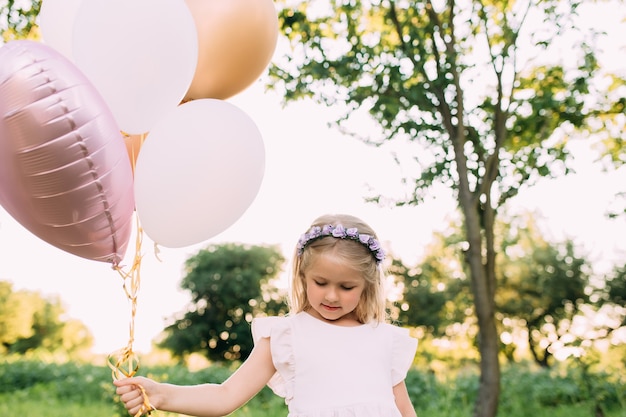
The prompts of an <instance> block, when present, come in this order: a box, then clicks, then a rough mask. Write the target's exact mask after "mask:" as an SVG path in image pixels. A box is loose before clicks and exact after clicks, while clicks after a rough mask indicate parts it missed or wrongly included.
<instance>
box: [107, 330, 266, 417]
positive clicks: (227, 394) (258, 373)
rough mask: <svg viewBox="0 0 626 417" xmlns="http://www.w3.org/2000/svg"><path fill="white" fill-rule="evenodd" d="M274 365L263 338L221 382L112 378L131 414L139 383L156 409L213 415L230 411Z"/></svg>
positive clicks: (254, 391) (135, 409) (252, 392)
mask: <svg viewBox="0 0 626 417" xmlns="http://www.w3.org/2000/svg"><path fill="white" fill-rule="evenodd" d="M275 372H276V369H275V368H274V364H273V363H272V355H271V352H270V342H269V339H268V338H262V339H261V340H259V342H258V343H257V344H256V345H255V347H254V349H252V353H250V356H249V357H248V359H247V360H246V361H245V362H244V363H243V364H242V365H241V366H240V367H239V369H237V371H235V373H233V374H232V375H231V376H230V378H228V379H227V380H226V381H224V382H223V383H222V384H201V385H190V386H182V385H172V384H166V383H158V382H155V381H152V380H150V379H147V378H143V377H134V378H127V379H120V380H117V381H114V384H115V385H116V386H117V390H116V392H117V394H118V395H119V396H120V399H121V400H122V402H123V403H124V405H125V406H126V409H127V410H128V412H129V413H130V414H131V415H133V416H134V415H136V414H137V412H138V411H139V409H140V408H141V406H142V404H143V395H142V392H141V390H140V389H139V387H138V386H139V385H140V386H141V387H142V388H143V389H144V390H145V393H146V395H147V397H148V400H149V401H150V403H151V405H152V406H154V407H155V408H156V409H157V410H162V411H169V412H173V413H179V414H186V415H191V416H198V417H216V416H224V415H227V414H230V413H232V412H233V411H235V410H236V409H237V408H239V407H241V406H242V405H244V404H245V403H246V402H247V401H248V400H250V399H251V398H252V397H254V395H256V394H257V393H258V392H259V391H260V390H261V389H262V388H263V387H264V386H265V384H267V382H268V381H269V379H270V378H271V377H272V375H274V373H275Z"/></svg>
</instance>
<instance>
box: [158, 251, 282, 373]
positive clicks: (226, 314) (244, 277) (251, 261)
mask: <svg viewBox="0 0 626 417" xmlns="http://www.w3.org/2000/svg"><path fill="white" fill-rule="evenodd" d="M284 260H285V259H284V257H283V256H282V254H281V253H280V251H279V250H278V249H277V248H275V247H266V246H245V245H237V244H224V245H211V246H209V247H207V248H206V249H203V250H201V251H199V252H198V253H197V254H196V255H194V256H192V257H191V258H189V259H188V260H187V261H186V262H185V266H186V275H185V277H184V278H183V280H182V282H181V284H180V286H181V288H182V289H185V290H188V291H189V292H190V293H191V304H190V305H189V307H188V308H187V311H186V312H185V313H184V314H183V315H182V317H180V318H178V319H176V320H175V321H174V323H173V324H171V325H169V326H167V327H166V329H165V331H164V339H163V340H162V341H161V342H159V343H158V345H159V346H160V347H163V348H165V349H168V350H170V351H171V352H172V353H173V354H174V355H175V356H176V357H179V358H183V357H184V356H185V355H187V354H190V353H193V352H201V353H202V354H204V356H206V357H207V358H208V359H210V360H215V361H224V360H236V359H245V358H246V357H247V356H248V355H249V354H250V352H251V351H252V347H253V342H252V338H251V336H250V322H251V321H252V318H253V317H255V316H258V315H261V314H267V315H279V314H283V313H285V311H286V304H285V303H284V301H283V294H281V292H280V291H279V290H278V289H277V287H276V286H273V285H270V284H271V282H270V281H271V280H272V279H275V278H276V277H277V276H278V274H279V272H280V271H281V267H282V264H283V262H284Z"/></svg>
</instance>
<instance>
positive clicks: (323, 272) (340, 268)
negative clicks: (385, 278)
mask: <svg viewBox="0 0 626 417" xmlns="http://www.w3.org/2000/svg"><path fill="white" fill-rule="evenodd" d="M304 274H305V276H310V277H318V278H324V279H327V280H337V281H363V280H364V279H365V278H364V277H363V274H362V273H361V272H360V271H358V270H357V269H355V268H353V267H352V266H350V265H349V264H348V263H347V262H346V261H345V260H343V259H341V258H339V257H337V256H335V255H333V254H320V255H318V256H316V257H315V259H313V260H312V262H311V264H310V265H309V267H308V268H307V269H306V271H304Z"/></svg>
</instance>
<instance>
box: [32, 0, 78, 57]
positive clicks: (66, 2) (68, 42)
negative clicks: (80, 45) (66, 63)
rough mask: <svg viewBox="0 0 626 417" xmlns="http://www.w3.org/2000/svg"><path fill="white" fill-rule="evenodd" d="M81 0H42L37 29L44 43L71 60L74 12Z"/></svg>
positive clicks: (76, 10)
mask: <svg viewBox="0 0 626 417" xmlns="http://www.w3.org/2000/svg"><path fill="white" fill-rule="evenodd" d="M81 3H82V0H43V1H42V3H41V9H39V16H38V17H39V29H40V30H41V37H42V40H43V42H44V43H45V44H47V45H48V46H50V47H52V48H54V49H56V50H57V51H58V52H61V53H62V54H63V55H65V57H66V58H69V59H70V60H73V59H74V58H73V55H74V54H73V53H72V38H73V34H74V22H75V19H76V13H77V12H78V8H79V7H80V4H81Z"/></svg>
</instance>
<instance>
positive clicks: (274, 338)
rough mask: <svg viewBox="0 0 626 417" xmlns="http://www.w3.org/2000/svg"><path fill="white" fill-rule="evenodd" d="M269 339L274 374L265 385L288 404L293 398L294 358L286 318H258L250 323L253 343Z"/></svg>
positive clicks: (289, 326)
mask: <svg viewBox="0 0 626 417" xmlns="http://www.w3.org/2000/svg"><path fill="white" fill-rule="evenodd" d="M268 337H269V339H270V349H271V351H272V362H273V363H274V366H275V367H276V373H275V374H274V375H273V376H272V378H271V379H270V380H269V382H268V383H267V385H268V386H269V387H270V388H271V389H272V391H274V393H275V394H276V395H278V396H280V397H283V398H285V401H286V402H289V401H290V400H291V398H293V387H294V378H295V360H294V359H295V358H294V353H293V331H292V328H291V325H290V322H289V318H287V317H259V318H255V319H254V320H253V321H252V339H253V340H254V343H258V341H259V340H260V339H262V338H268Z"/></svg>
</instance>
